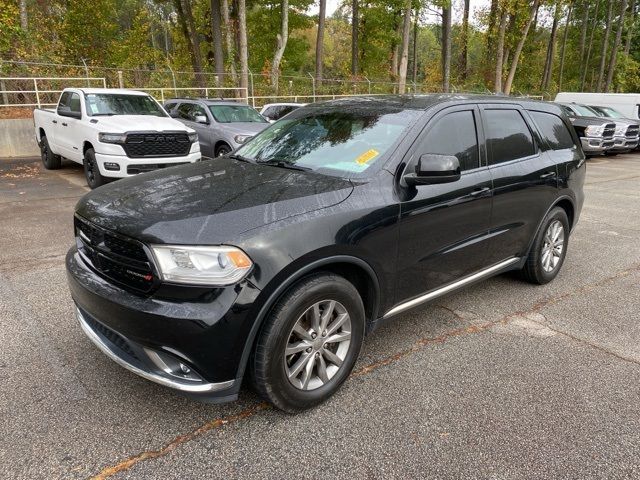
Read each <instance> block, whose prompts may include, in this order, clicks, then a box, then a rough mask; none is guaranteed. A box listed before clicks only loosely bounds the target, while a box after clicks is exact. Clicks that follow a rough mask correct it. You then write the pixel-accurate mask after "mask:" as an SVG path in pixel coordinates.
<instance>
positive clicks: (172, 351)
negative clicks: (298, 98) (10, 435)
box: [66, 95, 585, 412]
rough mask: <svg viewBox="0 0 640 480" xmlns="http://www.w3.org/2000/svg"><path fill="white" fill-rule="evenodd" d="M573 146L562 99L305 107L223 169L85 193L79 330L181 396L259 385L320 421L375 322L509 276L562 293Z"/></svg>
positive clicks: (79, 246) (572, 210)
mask: <svg viewBox="0 0 640 480" xmlns="http://www.w3.org/2000/svg"><path fill="white" fill-rule="evenodd" d="M578 142H579V139H578V137H577V136H576V133H575V132H574V131H573V129H572V128H571V124H570V123H569V122H568V120H567V119H566V117H565V116H564V115H563V114H562V111H561V109H560V108H559V107H558V106H557V105H553V104H549V103H543V102H536V101H530V100H523V99H514V98H507V97H505V98H500V97H493V96H463V95H427V96H415V97H403V96H393V97H392V96H390V97H371V98H364V99H363V98H351V99H343V100H337V101H332V102H326V103H317V104H312V105H308V106H306V107H303V108H300V109H298V110H296V111H294V112H291V113H290V114H289V115H288V116H287V117H286V118H284V119H282V120H280V121H278V122H276V123H275V124H273V125H271V126H270V127H269V128H267V129H266V130H264V131H262V132H261V133H259V134H258V135H256V136H255V137H254V138H253V139H251V140H250V141H249V142H247V143H246V144H245V145H243V146H242V147H240V148H239V149H238V151H237V152H236V153H235V154H233V155H230V156H228V157H222V158H219V159H217V161H216V162H199V163H197V164H194V165H185V166H183V167H179V168H178V169H172V171H171V173H170V174H169V173H168V172H167V173H166V174H165V173H162V172H154V173H151V174H149V175H145V176H142V177H139V178H132V179H128V180H126V181H125V182H118V183H116V184H114V185H109V186H107V187H105V188H102V189H99V190H97V191H95V192H91V193H90V194H88V195H86V196H85V197H84V198H82V199H81V200H80V201H79V203H78V205H77V208H76V212H75V234H76V244H75V245H74V246H73V247H72V248H71V250H70V251H69V253H68V255H67V259H66V265H67V271H68V279H69V285H70V289H71V295H72V297H73V299H74V301H75V303H76V306H77V318H78V320H79V322H80V325H81V327H82V329H83V330H84V331H85V333H86V334H87V335H88V336H89V338H90V339H91V340H92V341H93V342H94V343H95V344H96V345H97V346H98V347H99V348H100V349H101V350H102V351H103V352H104V353H105V354H106V355H108V356H109V357H111V358H112V359H113V360H115V361H116V362H117V363H119V364H120V365H122V366H123V367H125V368H127V369H129V370H131V371H133V372H135V373H137V374H138V375H141V376H143V377H145V378H147V379H149V380H151V381H154V382H157V383H159V384H162V385H165V386H168V387H171V388H173V389H175V390H177V391H181V392H183V393H186V394H188V395H191V396H194V397H198V398H201V399H206V400H207V401H228V400H232V399H235V398H236V397H237V395H238V392H239V389H240V385H241V383H242V379H243V377H244V375H245V372H247V371H249V372H250V373H251V374H250V378H251V381H252V382H254V384H255V386H256V388H257V390H258V392H260V394H261V395H262V396H264V397H265V398H266V399H268V400H269V401H271V402H272V403H273V404H274V405H276V406H277V407H278V408H281V409H283V410H286V411H289V412H294V411H300V410H303V409H306V408H309V407H312V406H314V405H316V404H318V403H320V402H321V401H323V400H325V399H326V398H327V397H329V396H330V395H332V394H333V393H334V392H335V391H336V390H337V389H338V388H339V386H340V385H341V384H342V382H344V381H345V380H346V379H347V377H348V376H349V374H350V372H351V370H352V368H353V366H354V363H355V361H356V358H357V357H358V353H359V351H360V347H361V345H362V342H363V338H364V336H365V333H367V332H371V331H373V330H374V329H375V327H376V326H377V325H379V324H380V323H381V322H382V321H386V320H388V319H390V318H391V317H394V316H395V315H397V314H399V313H401V312H405V311H407V310H409V309H411V308H413V307H416V306H418V305H422V304H424V303H426V302H429V301H432V300H434V299H436V298H438V297H440V296H442V295H445V294H448V293H450V292H453V291H455V290H457V289H459V288H462V287H466V286H468V285H470V284H472V283H475V282H477V281H479V280H482V279H486V278H488V277H490V276H493V275H497V274H499V273H502V272H506V271H508V270H518V271H520V272H521V273H522V275H523V276H524V278H525V279H527V280H528V281H530V282H532V283H536V284H545V283H547V282H550V281H551V280H553V279H554V278H555V277H556V276H557V275H558V272H559V271H560V269H561V267H562V264H563V262H564V260H565V255H566V253H567V248H568V242H569V235H570V233H571V232H572V230H573V228H574V227H575V225H576V222H577V221H578V217H579V215H580V211H581V208H582V204H583V183H584V179H585V157H584V153H583V152H582V149H580V148H579V147H578ZM113 205H118V208H117V209H114V208H113Z"/></svg>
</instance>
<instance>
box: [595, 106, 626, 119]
mask: <svg viewBox="0 0 640 480" xmlns="http://www.w3.org/2000/svg"><path fill="white" fill-rule="evenodd" d="M591 108H593V109H594V110H596V111H598V112H600V113H601V114H602V115H603V116H605V117H609V118H624V115H623V114H622V113H620V112H619V111H618V110H616V109H615V108H611V107H591Z"/></svg>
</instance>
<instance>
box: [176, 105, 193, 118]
mask: <svg viewBox="0 0 640 480" xmlns="http://www.w3.org/2000/svg"><path fill="white" fill-rule="evenodd" d="M194 108H195V105H193V104H191V103H183V104H182V105H180V106H179V107H178V117H180V118H183V119H185V120H193V110H194Z"/></svg>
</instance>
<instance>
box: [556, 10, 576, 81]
mask: <svg viewBox="0 0 640 480" xmlns="http://www.w3.org/2000/svg"><path fill="white" fill-rule="evenodd" d="M572 11H573V2H571V3H569V11H568V12H567V23H565V25H564V34H563V35H562V45H561V46H560V74H559V76H558V91H562V75H563V73H564V54H565V53H566V48H567V37H568V35H569V23H570V22H571V12H572Z"/></svg>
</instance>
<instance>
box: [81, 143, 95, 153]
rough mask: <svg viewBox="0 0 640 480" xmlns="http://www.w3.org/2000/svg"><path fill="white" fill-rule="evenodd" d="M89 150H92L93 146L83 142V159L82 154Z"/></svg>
mask: <svg viewBox="0 0 640 480" xmlns="http://www.w3.org/2000/svg"><path fill="white" fill-rule="evenodd" d="M90 148H94V147H93V144H92V143H91V142H90V141H89V140H85V141H84V142H82V156H83V157H84V154H85V153H87V150H89V149H90ZM94 150H95V149H94Z"/></svg>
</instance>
